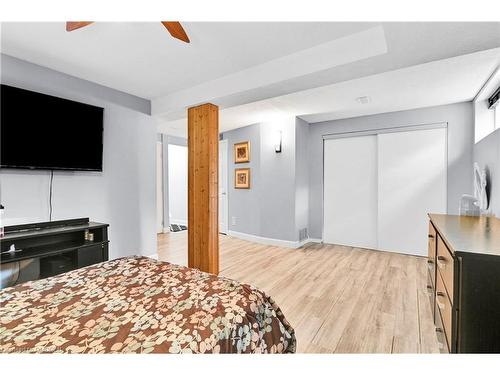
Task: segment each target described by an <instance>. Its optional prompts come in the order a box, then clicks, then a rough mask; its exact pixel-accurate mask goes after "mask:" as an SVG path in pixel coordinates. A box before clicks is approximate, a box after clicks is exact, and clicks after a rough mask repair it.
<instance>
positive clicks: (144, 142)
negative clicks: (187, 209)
mask: <svg viewBox="0 0 500 375" xmlns="http://www.w3.org/2000/svg"><path fill="white" fill-rule="evenodd" d="M1 62H2V71H1V81H2V83H5V84H9V85H13V86H17V87H21V88H24V89H28V90H33V91H38V92H42V93H46V94H50V95H56V96H59V97H63V98H66V99H70V100H76V101H80V102H84V103H88V104H92V105H96V106H101V107H104V140H103V141H104V147H103V172H62V171H60V172H55V173H54V184H53V220H62V219H69V218H77V217H89V218H90V219H91V220H93V221H99V222H105V223H109V224H110V228H109V239H110V258H117V257H121V256H128V255H135V254H143V255H149V254H154V253H155V252H156V190H155V186H156V185H155V184H156V177H155V175H156V170H155V166H156V124H155V121H153V119H152V118H151V117H150V116H149V115H148V114H145V113H143V112H142V111H144V112H147V111H148V110H147V108H148V105H147V103H146V101H145V100H143V99H141V98H137V97H133V96H132V95H128V94H125V93H121V92H119V91H116V90H112V89H109V88H106V87H104V86H100V85H96V84H94V83H91V82H88V81H84V80H81V79H78V78H75V77H72V76H69V75H66V74H63V73H60V72H57V71H54V70H51V69H47V68H44V67H41V66H38V65H34V64H31V63H28V62H26V61H22V60H18V59H15V58H12V57H10V56H6V55H2V56H1ZM82 131H84V129H82ZM0 187H1V196H0V199H1V202H2V204H3V205H4V206H5V207H6V212H5V214H6V215H5V216H6V224H7V225H9V224H14V223H26V222H37V221H48V215H49V206H48V203H49V201H48V197H49V172H48V171H22V170H1V171H0Z"/></svg>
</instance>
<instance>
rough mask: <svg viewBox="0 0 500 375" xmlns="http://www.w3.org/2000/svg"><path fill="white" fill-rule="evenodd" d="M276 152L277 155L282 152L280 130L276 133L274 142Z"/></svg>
mask: <svg viewBox="0 0 500 375" xmlns="http://www.w3.org/2000/svg"><path fill="white" fill-rule="evenodd" d="M274 151H275V152H276V153H278V152H281V130H278V131H277V132H276V135H275V140H274Z"/></svg>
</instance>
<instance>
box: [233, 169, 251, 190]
mask: <svg viewBox="0 0 500 375" xmlns="http://www.w3.org/2000/svg"><path fill="white" fill-rule="evenodd" d="M234 188H235V189H250V168H237V169H235V170H234Z"/></svg>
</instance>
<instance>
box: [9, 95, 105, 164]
mask: <svg viewBox="0 0 500 375" xmlns="http://www.w3.org/2000/svg"><path fill="white" fill-rule="evenodd" d="M0 101H1V107H0V112H1V123H0V127H1V132H0V147H1V149H0V167H1V168H22V169H48V170H82V171H102V147H103V146H102V145H103V112H104V109H103V108H100V107H95V106H92V105H89V104H84V103H79V102H75V101H72V100H67V99H62V98H57V97H55V96H50V95H45V94H41V93H37V92H33V91H28V90H23V89H20V88H17V87H12V86H7V85H1V92H0Z"/></svg>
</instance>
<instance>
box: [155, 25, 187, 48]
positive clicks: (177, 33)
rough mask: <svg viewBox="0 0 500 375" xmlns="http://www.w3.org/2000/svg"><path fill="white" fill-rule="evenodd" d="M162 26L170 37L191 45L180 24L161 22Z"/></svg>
mask: <svg viewBox="0 0 500 375" xmlns="http://www.w3.org/2000/svg"><path fill="white" fill-rule="evenodd" d="M161 23H162V25H163V26H165V28H166V29H167V30H168V32H169V33H170V35H172V36H173V37H174V38H176V39H179V40H182V41H183V42H186V43H189V38H188V36H187V34H186V32H185V31H184V28H183V27H182V25H181V23H180V22H175V21H161Z"/></svg>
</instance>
